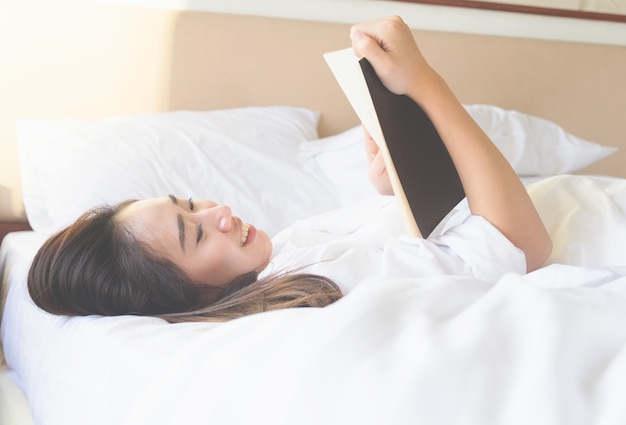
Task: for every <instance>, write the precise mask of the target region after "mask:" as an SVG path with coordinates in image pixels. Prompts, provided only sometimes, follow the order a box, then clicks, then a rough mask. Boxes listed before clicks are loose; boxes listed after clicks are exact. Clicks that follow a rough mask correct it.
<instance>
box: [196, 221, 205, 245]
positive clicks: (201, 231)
mask: <svg viewBox="0 0 626 425" xmlns="http://www.w3.org/2000/svg"><path fill="white" fill-rule="evenodd" d="M203 234H204V230H202V224H200V225H198V236H197V239H196V244H198V243H200V239H202V235H203Z"/></svg>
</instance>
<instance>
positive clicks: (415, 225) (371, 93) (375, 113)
mask: <svg viewBox="0 0 626 425" xmlns="http://www.w3.org/2000/svg"><path fill="white" fill-rule="evenodd" d="M324 59H325V60H326V62H327V64H328V66H329V67H330V69H331V71H332V73H333V75H334V76H335V79H336V80H337V82H338V83H339V85H340V87H341V88H342V90H343V92H344V94H345V95H346V97H347V98H348V101H349V102H350V104H351V106H352V108H353V109H354V111H355V112H356V114H357V116H358V117H359V119H360V120H361V123H362V124H363V126H364V127H365V129H366V130H367V131H368V132H369V133H370V135H371V136H372V139H374V141H375V142H376V144H377V145H378V146H379V148H380V150H381V152H382V154H383V158H384V160H385V165H386V167H387V172H388V174H389V178H390V180H391V186H392V188H393V191H394V194H395V196H396V198H397V199H398V201H399V202H400V205H401V208H402V211H403V215H404V217H405V220H406V224H407V227H408V231H409V234H411V235H412V236H416V237H423V238H427V237H428V236H429V235H430V234H431V233H432V231H433V230H434V229H435V228H436V227H437V225H438V224H439V223H440V222H441V220H443V218H444V217H445V216H446V215H447V214H448V213H449V212H450V211H451V210H452V209H453V208H454V207H455V206H456V205H457V204H458V203H459V202H460V201H461V200H463V198H464V197H465V192H464V190H463V185H462V184H461V180H460V178H459V175H458V173H457V170H456V168H455V166H454V163H453V162H452V159H451V158H450V154H449V153H448V151H447V149H446V147H445V145H444V143H443V141H442V140H441V137H440V136H439V133H438V132H437V129H436V128H435V126H434V125H433V123H432V122H431V120H430V119H429V118H428V115H427V114H426V113H425V112H424V110H423V109H422V108H421V107H420V106H419V105H418V104H417V103H416V102H414V101H413V99H411V98H410V97H408V96H405V95H397V94H395V93H392V92H390V91H389V90H388V89H387V88H386V87H385V86H384V84H383V83H382V82H381V80H380V79H379V78H378V76H377V75H376V72H375V71H374V68H373V67H372V65H371V64H370V63H369V61H367V59H364V58H363V59H358V58H357V57H356V55H355V54H354V52H353V51H352V49H351V48H350V49H344V50H339V51H336V52H330V53H326V54H324Z"/></svg>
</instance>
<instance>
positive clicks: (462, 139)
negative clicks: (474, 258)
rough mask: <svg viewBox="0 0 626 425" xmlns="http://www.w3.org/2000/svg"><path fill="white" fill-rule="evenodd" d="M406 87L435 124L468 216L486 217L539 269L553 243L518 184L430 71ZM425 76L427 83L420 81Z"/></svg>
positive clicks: (495, 149)
mask: <svg viewBox="0 0 626 425" xmlns="http://www.w3.org/2000/svg"><path fill="white" fill-rule="evenodd" d="M422 77H423V80H422V81H420V82H419V83H417V82H416V84H413V85H412V86H410V87H409V89H408V91H407V95H409V96H410V97H411V98H412V99H413V100H415V101H416V102H418V103H419V104H420V106H421V107H422V108H423V109H424V111H425V112H426V113H427V114H428V116H429V117H430V119H431V120H432V121H433V124H434V125H435V127H436V128H437V131H438V132H439V134H440V136H441V138H442V140H443V142H444V144H445V145H446V148H447V149H448V152H449V153H450V156H451V158H452V161H453V162H454V165H455V167H456V169H457V171H458V173H459V177H460V179H461V182H462V184H463V188H464V190H465V193H466V196H467V200H468V204H469V207H470V210H471V212H472V214H475V215H479V216H482V217H484V218H485V219H486V220H488V221H489V222H490V223H492V224H493V225H494V226H495V227H496V228H498V230H500V231H501V232H502V233H503V234H504V235H505V236H506V237H507V238H508V239H509V240H510V241H511V242H512V243H513V244H514V245H515V246H517V247H518V248H520V249H521V250H522V251H524V253H525V254H526V261H527V268H528V270H529V271H531V270H534V269H536V268H538V267H540V266H541V265H542V264H543V262H544V261H545V258H546V257H547V256H548V255H549V253H550V251H551V249H552V244H551V241H550V238H549V236H548V234H547V232H546V229H545V227H544V225H543V222H542V221H541V219H540V217H539V215H538V214H537V211H536V209H535V207H534V205H533V203H532V201H531V199H530V197H529V196H528V193H527V192H526V189H525V187H524V185H523V184H522V182H521V181H520V180H519V178H518V177H517V174H516V173H515V171H514V170H513V168H512V167H511V166H510V164H509V163H508V161H507V160H506V159H505V158H504V156H503V155H502V154H501V153H500V151H499V150H498V149H497V147H496V146H495V145H494V144H493V143H492V142H491V140H490V139H489V138H488V137H487V135H486V134H485V133H484V132H483V131H482V130H481V128H480V127H479V126H478V125H477V124H476V123H475V122H474V120H473V119H472V118H471V117H470V116H469V114H468V113H467V112H466V110H465V108H464V107H463V106H462V105H461V103H460V102H459V101H458V100H457V99H456V97H455V95H454V94H453V93H452V91H451V90H450V88H449V87H448V85H447V84H446V83H445V81H444V80H443V79H442V78H441V77H439V75H438V74H436V73H435V72H434V71H431V72H427V73H424V74H422ZM424 80H427V81H424Z"/></svg>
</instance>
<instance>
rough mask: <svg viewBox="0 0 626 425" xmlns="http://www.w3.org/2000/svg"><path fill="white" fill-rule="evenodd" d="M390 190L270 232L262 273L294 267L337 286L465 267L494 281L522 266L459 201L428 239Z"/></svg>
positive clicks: (346, 288)
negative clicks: (417, 232)
mask: <svg viewBox="0 0 626 425" xmlns="http://www.w3.org/2000/svg"><path fill="white" fill-rule="evenodd" d="M403 220H404V218H403V217H402V214H401V212H400V209H399V206H398V203H397V202H396V200H395V198H394V197H392V196H376V197H372V198H367V199H364V200H362V201H360V202H358V203H356V204H354V205H352V206H349V207H346V208H341V209H339V210H335V211H331V212H328V213H324V214H321V215H318V216H315V217H311V218H309V219H305V220H300V221H298V222H296V223H294V224H293V225H292V226H290V227H288V228H287V229H285V230H283V231H282V232H280V233H279V234H277V235H276V236H275V237H274V238H273V243H274V251H273V255H272V260H271V262H270V265H269V266H268V267H267V268H266V270H264V271H263V272H262V273H261V275H266V274H268V273H271V272H282V271H295V272H298V271H299V272H306V273H315V274H320V275H323V276H326V277H328V278H330V279H332V280H333V281H335V282H336V283H337V284H338V285H339V286H340V288H341V290H342V291H343V292H344V293H348V292H350V290H352V289H353V288H354V287H355V286H356V285H358V284H359V283H360V282H361V281H362V280H364V279H366V278H371V277H378V278H414V277H426V276H435V275H445V274H448V275H465V276H473V277H476V278H478V279H482V280H487V281H496V280H497V279H498V278H500V276H502V275H503V274H504V273H507V272H517V273H520V274H523V273H525V271H526V261H525V257H524V254H523V252H522V251H521V250H519V249H518V248H516V247H515V246H514V245H513V244H512V243H511V242H510V241H509V240H508V239H507V238H506V237H505V236H504V235H502V234H501V233H500V232H499V231H498V230H497V229H496V228H495V227H494V226H492V225H491V224H490V223H489V222H488V221H487V220H485V219H484V218H482V217H479V216H473V215H471V214H470V212H469V209H468V208H467V203H466V202H465V201H464V202H461V204H459V205H458V206H457V207H456V208H455V209H454V210H453V211H452V212H451V213H450V214H448V216H447V217H446V218H445V219H444V220H443V221H442V223H440V225H439V226H437V228H436V229H435V230H434V231H433V232H432V234H431V235H430V236H429V237H428V239H422V238H415V237H411V236H408V235H407V230H406V226H405V223H404V221H403Z"/></svg>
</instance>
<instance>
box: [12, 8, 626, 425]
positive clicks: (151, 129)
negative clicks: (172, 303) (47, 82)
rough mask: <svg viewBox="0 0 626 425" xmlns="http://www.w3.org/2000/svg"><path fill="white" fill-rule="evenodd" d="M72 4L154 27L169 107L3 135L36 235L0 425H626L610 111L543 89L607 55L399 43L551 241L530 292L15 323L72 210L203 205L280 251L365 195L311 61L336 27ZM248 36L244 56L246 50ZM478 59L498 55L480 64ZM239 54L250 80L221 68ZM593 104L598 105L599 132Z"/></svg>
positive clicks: (362, 288) (38, 125)
mask: <svg viewBox="0 0 626 425" xmlns="http://www.w3.org/2000/svg"><path fill="white" fill-rule="evenodd" d="M82 7H83V8H85V10H82V11H81V12H82V13H85V14H86V16H88V17H89V18H90V19H94V17H95V16H99V17H102V16H103V15H105V18H102V19H104V20H105V21H106V22H107V23H109V24H115V23H119V22H118V21H117V19H120V18H117V17H118V16H119V14H120V13H121V14H123V15H124V16H125V18H124V19H128V20H130V21H131V22H132V21H133V19H137V20H139V19H141V20H142V21H143V20H145V19H154V21H155V22H157V21H158V22H159V23H160V25H163V26H165V27H166V28H167V29H168V30H172V32H171V33H170V35H171V37H172V39H171V40H170V41H171V46H170V48H171V52H170V54H171V57H170V59H171V68H170V69H169V74H168V75H167V77H166V78H165V79H166V80H167V82H168V85H167V102H164V103H163V102H161V101H159V102H160V103H158V104H157V105H156V106H155V105H152V106H150V107H148V106H146V105H137V106H136V107H137V109H138V110H137V111H130V112H129V111H128V109H124V107H122V106H120V107H119V109H116V108H113V107H112V108H111V110H107V111H98V113H92V112H89V111H85V112H84V113H83V114H80V113H76V114H73V115H72V116H71V117H58V116H56V115H55V114H53V113H51V114H48V116H43V117H42V116H31V117H26V118H29V119H25V120H20V121H19V123H18V124H17V145H18V147H19V153H20V160H21V168H22V191H23V196H24V202H25V206H26V211H27V214H28V219H29V222H30V225H31V226H32V228H33V229H34V230H33V231H28V232H16V233H12V234H9V235H7V236H6V237H5V239H4V241H3V243H2V246H1V248H0V277H1V278H2V302H3V303H2V307H3V308H2V323H1V337H2V349H3V356H4V360H5V366H4V370H3V373H2V375H1V379H0V419H1V420H2V421H4V422H1V423H10V424H19V425H22V424H29V423H36V424H64V425H69V424H84V423H90V424H100V423H102V424H111V423H115V424H144V423H145V424H148V423H149V424H170V423H203V422H207V423H218V424H246V423H272V424H283V423H284V424H291V423H299V424H321V423H323V424H344V423H365V424H369V423H371V424H378V423H391V424H409V423H410V424H415V423H428V424H449V423H463V424H481V425H484V424H502V423H506V424H517V423H520V424H522V423H524V424H526V423H533V424H551V425H553V424H568V425H571V424H589V423H596V424H621V423H624V422H625V421H626V406H625V405H624V403H623V397H622V394H624V392H625V391H626V380H625V379H624V378H625V377H626V326H625V325H626V251H625V250H624V242H623V241H624V240H626V174H624V173H625V172H626V171H625V169H624V167H623V163H624V162H623V161H624V157H623V152H622V150H623V148H624V144H623V136H622V134H623V132H622V133H620V132H621V131H622V130H623V129H624V127H623V126H624V122H623V120H615V119H614V118H615V117H617V116H619V113H618V112H615V109H616V108H617V105H619V103H620V102H622V101H623V99H620V98H619V96H622V91H620V90H615V88H614V87H610V84H609V83H606V84H604V83H603V84H602V85H600V87H598V88H597V91H593V92H591V91H590V90H589V88H588V86H587V85H586V84H579V85H572V81H574V80H576V79H575V76H571V75H569V74H568V75H567V76H564V77H563V78H562V79H559V81H555V80H554V79H552V78H551V79H550V83H549V84H548V83H546V81H545V76H546V75H550V73H552V72H554V71H555V70H559V69H572V64H573V63H576V64H580V67H581V68H582V69H583V70H581V71H578V72H587V71H588V72H594V75H597V74H598V73H599V74H601V75H602V76H603V77H604V78H610V77H611V74H610V73H611V70H612V69H613V67H614V66H619V65H621V64H623V62H624V57H625V56H624V55H622V54H621V53H623V48H622V47H615V46H600V45H590V44H587V43H574V42H557V41H545V40H529V39H518V38H507V37H496V36H481V35H467V34H462V35H461V34H454V33H448V32H445V33H439V32H434V31H424V30H419V31H417V30H416V36H417V37H419V38H420V39H421V40H423V42H424V50H425V54H426V56H427V57H430V58H432V61H433V62H434V63H435V66H436V67H438V68H439V69H441V70H442V73H443V74H444V76H445V77H446V78H447V79H448V80H449V81H450V83H451V85H452V86H453V88H454V89H455V90H456V91H457V93H458V94H459V97H460V99H461V100H462V102H463V103H464V104H465V105H466V108H467V109H468V112H470V114H471V115H472V116H473V117H474V118H475V120H476V121H477V122H478V123H479V124H480V125H481V126H482V127H483V128H484V129H485V131H486V132H487V133H488V134H489V135H490V136H491V137H492V139H493V140H494V142H495V143H496V144H497V146H498V147H499V148H500V149H501V151H502V152H503V153H504V154H505V156H506V157H507V158H508V159H509V161H510V162H511V164H512V165H513V166H514V168H515V170H516V171H517V172H518V174H519V175H520V177H521V178H522V179H523V181H524V182H525V183H526V184H527V187H528V190H529V193H530V194H531V197H532V198H533V200H534V202H535V204H536V205H537V208H538V210H539V212H540V214H541V217H542V219H543V220H544V222H545V223H546V226H547V228H548V230H549V231H550V234H551V236H552V238H553V241H554V250H553V253H552V255H551V256H550V258H549V259H548V261H547V262H546V264H545V266H544V267H543V268H541V269H539V270H538V271H536V272H533V273H529V274H515V273H508V274H505V275H504V276H503V277H501V278H499V279H497V280H496V281H493V282H491V281H486V280H480V279H475V278H468V277H460V276H439V277H421V278H392V277H375V276H372V277H369V278H366V279H363V281H362V282H361V283H359V285H358V286H357V287H356V288H355V289H354V290H352V291H351V292H350V293H349V294H348V295H347V296H346V297H344V298H343V299H342V300H340V301H338V302H337V303H335V304H333V305H331V306H329V307H327V308H323V309H294V310H283V311H277V312H270V313H263V314H258V315H253V316H249V317H245V318H242V319H238V320H234V321H231V322H227V323H183V324H168V323H166V322H165V321H163V320H161V319H158V318H151V317H134V316H122V317H108V318H103V317H95V316H90V317H81V318H67V317H60V316H52V315H48V314H46V313H43V312H42V311H40V310H38V309H37V308H36V307H35V306H34V305H33V304H32V302H31V300H30V299H29V297H28V294H27V290H26V274H27V271H28V266H29V263H30V260H31V259H32V257H33V255H34V253H35V252H36V251H37V249H38V247H39V246H40V245H41V244H42V243H43V241H44V240H45V239H46V238H47V237H48V235H49V234H50V233H52V232H54V231H55V230H58V229H59V228H61V227H63V226H64V225H66V224H68V223H70V222H71V221H72V220H73V219H74V218H75V217H76V216H77V215H78V214H80V213H81V212H82V211H84V210H85V209H86V208H89V207H90V206H93V205H97V204H100V203H112V202H116V201H118V200H123V199H128V198H133V197H139V198H141V197H149V196H161V195H163V194H164V193H176V194H180V195H181V196H193V197H195V198H203V197H207V198H209V199H219V200H220V201H222V202H224V203H227V204H229V205H230V206H231V207H232V208H233V210H234V211H237V212H238V214H239V215H241V216H242V217H243V218H246V219H247V220H249V221H251V222H254V223H255V224H257V225H258V226H259V227H260V228H264V229H266V230H267V231H268V232H269V233H270V234H271V235H275V234H277V233H278V232H279V231H280V229H282V228H284V227H286V226H289V225H290V224H292V223H293V222H300V223H302V222H305V221H306V220H318V223H322V224H325V223H324V218H323V217H325V216H326V215H325V214H326V213H327V212H328V211H333V210H335V209H342V208H350V207H351V205H354V203H358V202H362V201H363V200H368V199H371V198H375V197H376V194H374V193H373V189H372V188H371V187H370V186H369V184H368V182H367V180H366V178H365V176H364V173H365V171H364V170H365V169H366V161H365V158H364V156H363V155H362V133H361V132H360V129H359V128H358V125H357V124H358V123H357V121H356V118H355V116H354V114H353V112H352V111H351V109H350V107H349V106H348V103H347V101H346V100H345V99H344V98H343V95H342V94H341V91H340V89H339V87H338V86H337V85H336V83H335V82H334V81H333V79H332V75H331V74H330V72H329V71H328V69H327V68H326V65H325V64H324V62H323V59H322V57H321V54H322V53H324V52H326V51H330V50H335V49H340V48H344V47H346V46H347V32H348V29H349V25H347V24H340V23H327V22H326V23H324V22H314V21H304V20H294V19H287V18H268V17H258V16H243V15H231V14H219V13H213V12H191V11H186V12H172V11H166V10H151V9H150V10H143V9H142V10H138V9H134V8H126V7H122V6H111V5H98V6H94V5H90V6H89V7H86V6H82ZM124 22H127V21H124ZM132 26H133V25H130V24H129V28H130V27H132ZM123 30H124V29H123V28H122V29H121V31H123ZM153 30H154V31H155V32H156V31H162V30H163V28H162V27H161V26H159V25H157V26H156V28H155V29H153ZM250 33H251V34H255V35H257V36H258V37H256V38H257V39H255V40H254V41H252V40H251V38H250V36H247V37H241V36H240V34H250ZM259 34H262V36H260V35H259ZM285 34H290V35H292V38H291V39H290V40H289V43H288V42H287V41H286V40H285ZM224 39H229V40H232V45H230V44H229V45H225V44H224V43H223V40H224ZM198 40H202V42H199V41H198ZM260 45H262V46H264V49H260V48H259V46H260ZM265 46H271V47H267V48H265ZM259 50H263V53H262V54H260V53H259ZM555 51H558V52H559V53H560V55H559V56H556V55H554V52H555ZM476 54H479V55H481V56H480V57H481V58H482V59H483V61H487V60H488V58H489V57H490V56H492V55H493V56H492V59H491V61H490V62H488V63H489V66H486V65H485V63H487V62H484V63H482V65H481V64H480V62H482V61H481V60H476V59H475V58H476V56H475V55H476ZM503 54H505V57H506V59H507V60H502V58H503V56H502V55H503ZM529 55H530V57H532V58H533V60H534V62H533V68H534V69H533V71H532V72H530V71H529V70H528V67H527V66H525V65H524V64H527V63H528V62H527V60H528V58H529ZM581 55H582V56H587V55H591V56H593V57H594V58H596V59H598V60H597V61H589V62H585V63H580V61H579V58H580V57H581ZM241 57H245V58H246V60H247V61H249V62H251V63H254V64H255V65H254V66H252V67H251V66H247V67H246V66H241V67H234V71H233V67H232V66H230V65H231V64H232V62H233V61H236V60H238V59H240V58H241ZM450 57H453V58H454V59H450ZM296 58H298V59H296ZM493 58H495V59H493ZM515 58H519V59H521V61H519V60H518V61H515V60H514V59H515ZM600 59H602V60H600ZM458 61H462V63H463V65H464V66H463V67H459V66H458ZM520 62H521V63H520ZM278 63H279V64H280V67H277V66H276V64H278ZM216 64H228V65H229V66H219V65H216ZM607 64H608V66H607ZM460 68H462V69H460ZM607 68H608V70H607ZM618 69H619V68H618ZM613 70H614V69H613ZM129 72H131V71H129ZM615 72H616V73H615V74H614V75H612V77H613V79H612V80H611V81H614V84H622V86H623V84H624V83H623V81H622V80H621V76H620V73H619V71H615ZM503 75H505V76H506V78H504V77H502V76H503ZM498 76H500V77H498ZM120 78H121V77H120ZM525 78H527V79H529V80H530V81H528V82H527V83H524V84H523V85H517V84H513V83H512V82H516V81H525ZM564 80H565V81H564ZM487 81H488V82H489V86H490V88H489V89H486V90H482V87H481V83H483V86H484V85H487V84H486V83H485V82H487ZM561 84H565V85H568V84H569V85H570V86H571V89H570V90H569V91H568V94H567V95H563V93H562V86H561ZM124 90H125V88H124ZM614 92H617V94H614ZM119 94H120V93H115V90H114V93H113V94H112V96H115V95H119ZM538 94H541V95H538ZM83 95H84V94H83V93H76V94H75V98H76V99H83V100H84V99H85V98H82V97H81V96H83ZM604 97H606V99H607V100H606V102H605V103H606V104H607V105H614V106H613V107H611V108H609V109H608V110H605V111H602V112H601V113H600V112H598V110H597V108H596V105H595V104H594V102H599V100H598V99H604ZM590 99H591V100H590ZM611 102H615V103H614V104H612V103H611ZM622 104H623V103H622ZM87 105H89V103H87ZM100 106H101V105H100ZM620 126H622V127H621V128H620ZM620 145H621V148H622V150H616V149H615V147H620ZM268 169H271V170H273V171H274V172H273V173H267V172H266V170H268ZM59 170H64V172H63V173H60V172H59ZM233 170H237V172H236V173H235V174H234V173H233ZM259 206H262V208H259ZM318 214H321V215H318ZM316 217H318V218H316ZM319 217H322V218H321V219H320V218H319ZM319 220H321V221H319ZM354 267H359V263H358V261H355V262H354Z"/></svg>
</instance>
